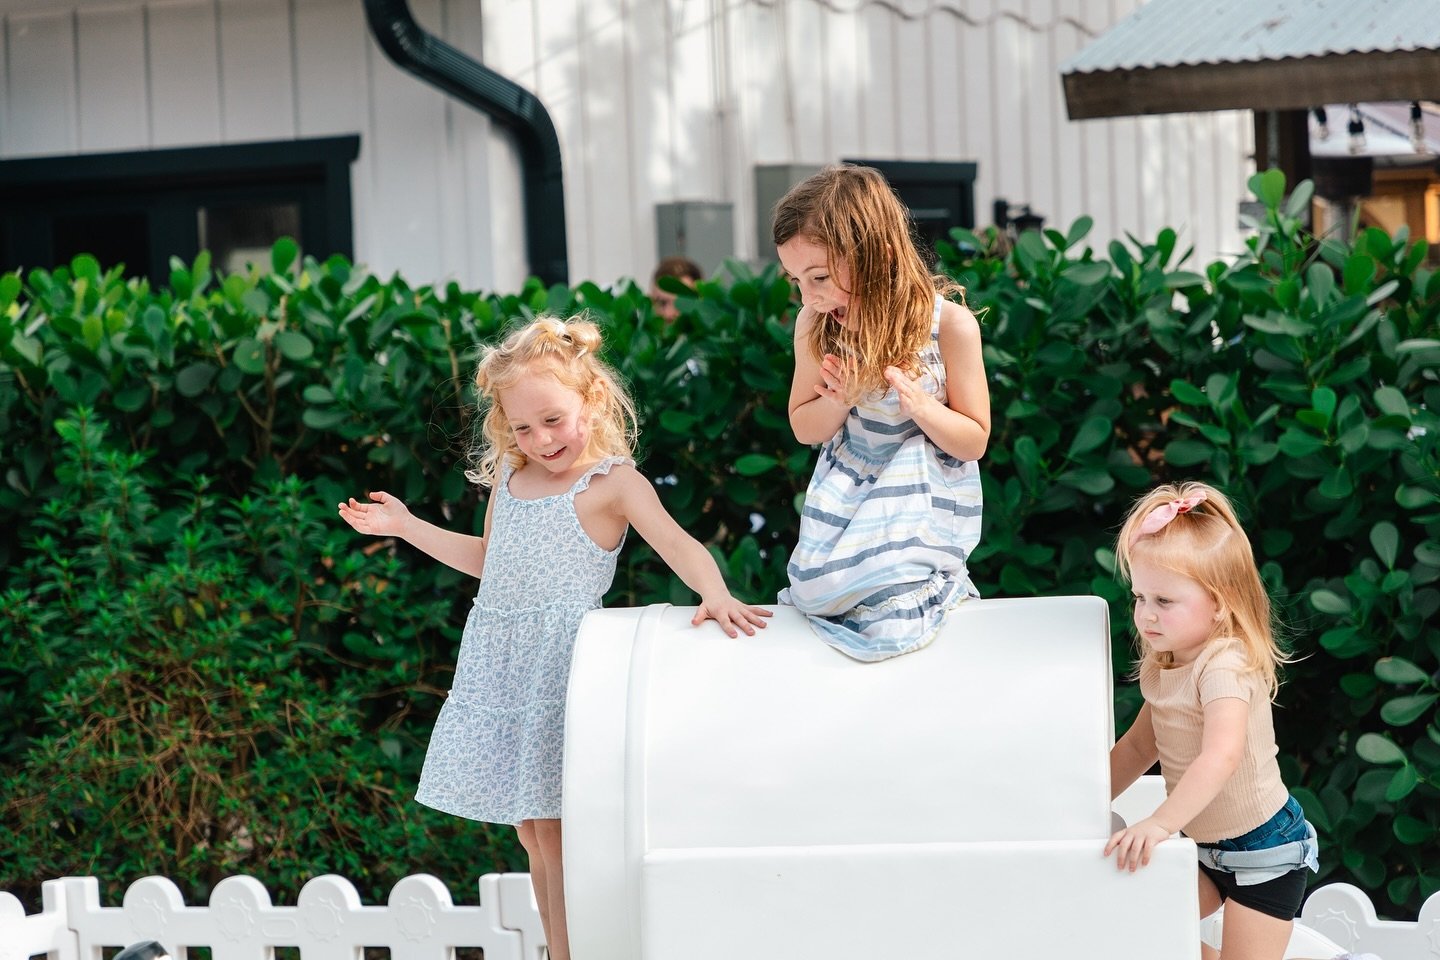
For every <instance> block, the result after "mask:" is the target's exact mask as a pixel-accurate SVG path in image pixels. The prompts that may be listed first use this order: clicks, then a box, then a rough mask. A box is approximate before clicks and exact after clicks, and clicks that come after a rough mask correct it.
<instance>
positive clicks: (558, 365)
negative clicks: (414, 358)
mask: <svg viewBox="0 0 1440 960" xmlns="http://www.w3.org/2000/svg"><path fill="white" fill-rule="evenodd" d="M600 346H601V337H600V328H599V327H597V326H596V325H595V324H593V323H591V322H590V321H589V320H586V319H583V318H572V319H569V320H564V319H561V318H559V317H551V316H541V317H536V318H535V319H534V320H532V321H530V322H529V323H528V324H526V325H525V326H523V327H521V328H520V329H518V330H516V331H514V332H513V333H511V334H510V335H509V336H507V337H506V338H505V339H504V340H503V341H501V343H500V345H499V346H491V347H487V348H485V351H484V353H483V355H482V356H481V358H480V365H479V367H478V368H477V369H476V371H475V386H476V387H477V388H478V390H479V407H480V415H481V418H480V434H481V442H480V444H479V446H478V448H477V449H475V450H472V451H471V453H470V462H471V465H472V466H471V468H470V469H469V470H466V471H465V476H466V477H467V478H468V479H469V480H471V481H472V482H474V483H479V484H482V485H484V486H487V487H493V486H494V485H495V482H496V481H497V480H498V479H499V478H500V474H501V469H502V467H503V466H504V464H505V463H507V462H508V463H509V464H510V465H511V466H512V467H514V468H516V469H519V468H520V467H522V466H524V465H525V463H526V457H525V455H524V454H523V453H521V452H520V448H519V446H518V445H517V444H516V443H515V434H514V432H513V431H512V430H511V429H510V422H509V419H508V418H507V417H506V416H505V410H504V408H503V407H501V405H500V391H501V390H504V389H505V388H507V387H510V386H512V385H514V384H515V383H517V382H519V381H520V380H521V379H522V378H524V377H527V376H537V375H539V376H553V377H554V378H555V379H556V380H558V381H559V382H560V383H561V384H563V385H564V386H566V387H569V388H570V389H572V390H574V391H575V392H576V393H578V394H579V395H580V396H581V398H582V399H583V400H584V402H585V406H586V408H587V410H588V411H589V413H590V417H591V432H590V452H592V453H594V454H595V455H597V456H600V457H614V456H626V457H628V456H630V455H632V454H633V452H634V450H635V438H636V416H635V404H634V403H633V402H632V401H631V399H630V395H629V394H628V393H627V392H626V391H625V388H624V386H622V385H621V382H620V377H619V375H618V374H616V372H615V371H614V370H613V369H611V367H610V365H609V364H607V363H606V362H605V361H603V360H601V359H600Z"/></svg>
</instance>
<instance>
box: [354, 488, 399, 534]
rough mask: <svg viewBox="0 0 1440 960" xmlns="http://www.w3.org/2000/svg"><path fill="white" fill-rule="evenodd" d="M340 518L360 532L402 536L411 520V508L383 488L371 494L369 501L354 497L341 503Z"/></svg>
mask: <svg viewBox="0 0 1440 960" xmlns="http://www.w3.org/2000/svg"><path fill="white" fill-rule="evenodd" d="M340 519H341V520H344V521H345V522H346V523H348V524H350V526H352V527H354V528H355V529H356V530H358V531H359V532H360V533H368V534H371V535H373V536H377V537H401V536H404V535H405V527H406V525H407V524H409V522H410V509H409V508H408V507H406V506H405V504H404V503H402V502H401V501H400V499H399V498H398V497H392V496H390V494H388V493H386V492H385V491H383V490H376V491H375V492H374V493H372V494H370V502H369V503H360V502H359V501H358V500H356V499H355V498H354V497H351V498H350V499H349V500H347V501H346V502H344V503H342V504H340Z"/></svg>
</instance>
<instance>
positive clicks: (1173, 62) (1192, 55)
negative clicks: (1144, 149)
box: [1060, 0, 1440, 120]
mask: <svg viewBox="0 0 1440 960" xmlns="http://www.w3.org/2000/svg"><path fill="white" fill-rule="evenodd" d="M1060 75H1061V78H1062V80H1063V81H1064V86H1065V103H1066V107H1067V109H1068V110H1069V114H1070V119H1072V120H1084V119H1089V118H1092V117H1128V116H1139V115H1143V114H1153V113H1187V112H1193V111H1207V110H1234V109H1253V110H1295V109H1306V108H1308V107H1312V106H1315V105H1317V104H1324V103H1335V102H1340V103H1349V102H1356V101H1361V100H1417V99H1421V100H1437V99H1440V0H1150V2H1149V3H1147V4H1145V6H1143V7H1141V8H1140V9H1139V10H1137V11H1136V12H1135V13H1134V14H1132V15H1131V16H1129V17H1128V18H1126V19H1125V20H1123V21H1121V22H1120V23H1118V24H1116V25H1115V26H1114V27H1112V28H1111V29H1110V30H1108V31H1106V32H1105V33H1104V34H1102V35H1101V36H1100V37H1099V38H1097V39H1096V40H1095V42H1094V43H1092V44H1090V45H1089V46H1088V47H1086V48H1085V49H1084V50H1081V51H1080V52H1079V53H1078V54H1076V55H1075V56H1073V57H1071V58H1070V59H1069V60H1067V61H1066V62H1065V63H1063V64H1062V65H1061V67H1060Z"/></svg>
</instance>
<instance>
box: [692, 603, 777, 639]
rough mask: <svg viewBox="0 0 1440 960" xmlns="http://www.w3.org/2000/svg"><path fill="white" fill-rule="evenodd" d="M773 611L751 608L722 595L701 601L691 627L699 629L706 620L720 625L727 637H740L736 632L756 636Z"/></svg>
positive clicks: (763, 627) (746, 604)
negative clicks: (758, 629) (756, 632)
mask: <svg viewBox="0 0 1440 960" xmlns="http://www.w3.org/2000/svg"><path fill="white" fill-rule="evenodd" d="M771 615H772V614H771V611H769V610H766V609H765V608H764V607H755V606H751V605H750V604H748V603H741V602H740V601H739V600H736V599H735V598H734V597H732V596H730V594H728V593H726V594H722V595H720V596H718V597H712V598H709V599H706V598H704V597H702V598H701V600H700V606H698V607H696V608H695V616H694V617H692V618H691V619H690V625H691V626H693V627H698V626H700V624H702V623H704V622H705V621H706V620H714V621H715V622H716V623H718V624H720V629H721V630H724V631H725V633H726V635H727V636H731V637H738V636H739V635H740V634H739V632H738V631H737V630H736V627H739V629H740V630H744V631H745V635H746V636H750V637H753V636H755V628H756V627H759V628H760V629H761V630H764V629H765V618H766V617H768V616H771Z"/></svg>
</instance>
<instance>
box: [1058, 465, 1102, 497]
mask: <svg viewBox="0 0 1440 960" xmlns="http://www.w3.org/2000/svg"><path fill="white" fill-rule="evenodd" d="M1056 480H1057V481H1058V482H1059V483H1063V484H1064V485H1065V486H1067V487H1074V488H1075V489H1076V490H1079V491H1080V492H1082V493H1088V494H1090V495H1091V496H1099V495H1101V494H1102V493H1108V492H1109V491H1110V490H1111V489H1113V488H1114V486H1115V478H1114V477H1112V476H1110V474H1109V473H1107V472H1106V471H1104V470H1097V469H1092V468H1086V469H1081V470H1067V471H1066V472H1064V473H1062V474H1060V476H1059V477H1057V478H1056Z"/></svg>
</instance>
